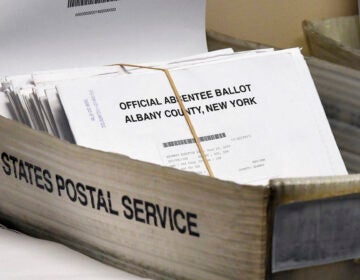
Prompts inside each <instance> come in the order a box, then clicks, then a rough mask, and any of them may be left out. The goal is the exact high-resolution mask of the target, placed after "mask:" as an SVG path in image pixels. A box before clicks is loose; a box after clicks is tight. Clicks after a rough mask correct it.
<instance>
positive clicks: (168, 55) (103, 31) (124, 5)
mask: <svg viewBox="0 0 360 280" xmlns="http://www.w3.org/2000/svg"><path fill="white" fill-rule="evenodd" d="M81 2H85V1H77V0H52V1H49V0H1V1H0V38H1V44H0V62H1V63H0V76H2V75H11V74H12V75H14V74H22V73H28V72H31V71H40V70H48V69H59V68H70V67H87V66H99V65H108V64H115V63H120V62H131V63H136V62H150V61H165V60H170V59H175V58H179V57H183V56H189V55H194V54H198V53H203V52H205V51H207V46H206V37H205V2H206V1H205V0H196V1H193V0H151V1H149V0H118V1H116V0H115V1H108V2H106V3H100V4H92V5H82V6H81V5H77V6H74V7H69V3H73V4H76V3H77V4H80V3H81ZM86 2H88V3H91V2H95V1H86ZM98 2H105V1H98Z"/></svg>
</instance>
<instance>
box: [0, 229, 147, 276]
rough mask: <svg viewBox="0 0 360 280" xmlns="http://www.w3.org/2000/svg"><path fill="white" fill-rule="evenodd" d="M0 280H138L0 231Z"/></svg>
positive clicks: (60, 249) (77, 255)
mask: <svg viewBox="0 0 360 280" xmlns="http://www.w3.org/2000/svg"><path fill="white" fill-rule="evenodd" d="M0 279H6V280H18V279H21V280H50V279H51V280H63V279H66V280H98V279H104V280H140V279H144V278H141V277H138V276H134V275H131V274H129V273H126V272H123V271H121V270H118V269H116V268H113V267H110V266H107V265H105V264H102V263H100V262H98V261H95V260H93V259H91V258H89V257H87V256H85V255H82V254H80V253H78V252H76V251H73V250H71V249H69V248H67V247H65V246H63V245H60V244H57V243H53V242H49V241H44V240H39V239H35V238H32V237H29V236H26V235H23V234H19V233H15V232H12V231H9V230H6V229H3V228H1V227H0Z"/></svg>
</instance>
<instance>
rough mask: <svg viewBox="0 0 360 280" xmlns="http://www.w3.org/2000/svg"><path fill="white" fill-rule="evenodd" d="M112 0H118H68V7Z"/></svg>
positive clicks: (111, 0) (110, 0)
mask: <svg viewBox="0 0 360 280" xmlns="http://www.w3.org/2000/svg"><path fill="white" fill-rule="evenodd" d="M114 1H118V0H68V8H74V7H80V6H87V5H95V4H101V3H107V2H114Z"/></svg>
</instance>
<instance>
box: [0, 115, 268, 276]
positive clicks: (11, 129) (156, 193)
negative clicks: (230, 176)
mask: <svg viewBox="0 0 360 280" xmlns="http://www.w3.org/2000/svg"><path fill="white" fill-rule="evenodd" d="M269 192H270V189H269V188H267V187H250V186H240V185H237V184H234V183H231V182H224V181H220V180H217V179H213V178H209V177H206V176H200V175H197V174H193V173H188V172H182V171H178V170H175V169H171V168H166V167H161V166H157V165H153V164H149V163H144V162H140V161H136V160H132V159H129V158H127V157H125V156H122V155H115V154H110V153H104V152H99V151H95V150H90V149H86V148H82V147H79V146H76V145H72V144H68V143H65V142H62V141H60V140H58V139H56V138H54V137H50V136H48V135H45V134H43V133H40V132H37V131H34V130H31V129H29V128H27V127H25V126H23V125H20V124H18V123H15V122H13V121H9V120H6V119H4V118H1V117H0V217H1V219H3V220H6V221H8V222H11V223H12V224H14V225H15V226H17V227H18V228H20V229H21V230H23V231H25V232H27V233H29V234H31V235H35V236H38V237H42V238H46V239H50V240H55V241H59V242H62V243H64V244H66V245H67V246H69V247H71V248H74V249H76V250H79V251H81V252H83V253H85V254H87V255H89V256H91V257H93V258H96V259H98V260H100V261H103V262H105V263H108V264H111V265H113V266H116V267H119V268H122V269H124V270H127V271H129V272H131V273H134V274H138V275H142V276H146V277H151V278H154V279H170V278H172V279H173V278H176V279H198V280H201V279H204V280H205V279H206V280H211V279H264V277H265V273H266V264H267V263H266V259H267V254H268V250H267V247H268V246H269V244H268V243H269V242H268V235H267V228H268V216H267V208H268V202H269Z"/></svg>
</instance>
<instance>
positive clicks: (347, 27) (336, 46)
mask: <svg viewBox="0 0 360 280" xmlns="http://www.w3.org/2000/svg"><path fill="white" fill-rule="evenodd" d="M303 29H304V33H305V35H306V38H307V42H308V45H309V49H310V53H311V55H312V56H315V57H318V58H320V59H323V60H327V61H330V62H333V63H337V64H340V65H344V66H347V67H351V68H354V69H357V70H360V50H359V48H360V24H359V17H358V16H348V17H339V18H330V19H326V20H305V21H304V22H303Z"/></svg>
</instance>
